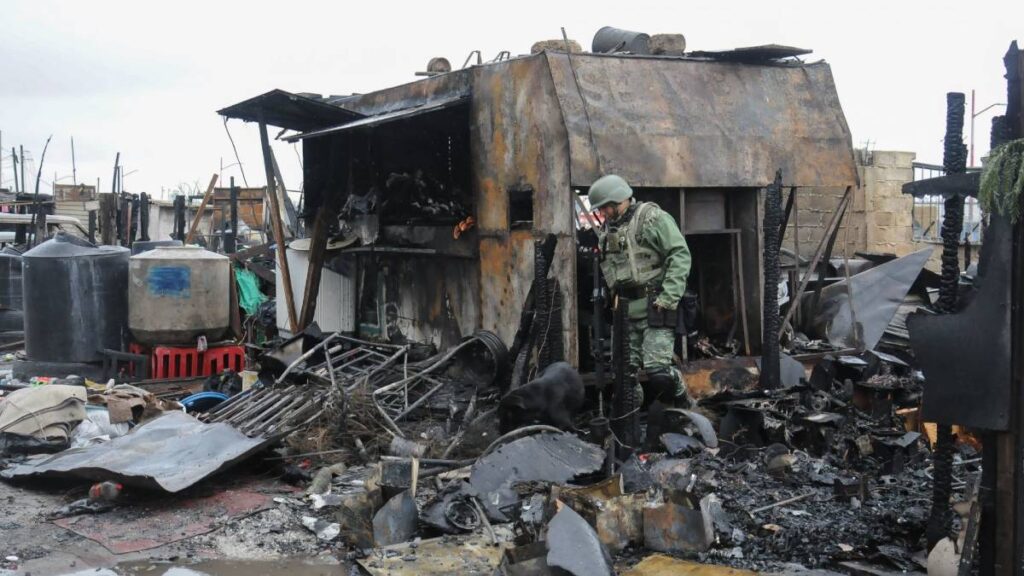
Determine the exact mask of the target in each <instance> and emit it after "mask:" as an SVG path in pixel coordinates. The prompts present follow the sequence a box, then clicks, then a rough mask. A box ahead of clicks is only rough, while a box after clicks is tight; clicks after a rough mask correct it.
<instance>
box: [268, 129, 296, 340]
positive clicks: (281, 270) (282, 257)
mask: <svg viewBox="0 0 1024 576" xmlns="http://www.w3.org/2000/svg"><path fill="white" fill-rule="evenodd" d="M260 144H261V145H262V147H263V168H264V171H265V172H266V175H267V199H268V200H269V201H270V222H271V230H272V232H273V234H274V244H276V245H277V273H278V274H280V275H281V284H282V286H283V287H284V302H285V308H286V309H287V310H288V327H289V328H290V329H291V332H292V334H295V333H297V332H298V325H299V324H298V319H297V318H296V317H295V298H294V296H293V295H292V275H291V273H290V272H289V271H288V255H287V254H286V249H285V245H284V229H283V226H282V225H281V207H280V205H279V204H278V202H277V186H276V178H275V177H274V165H273V159H272V158H271V154H273V151H271V149H270V138H269V137H268V136H267V123H266V122H264V121H263V120H260Z"/></svg>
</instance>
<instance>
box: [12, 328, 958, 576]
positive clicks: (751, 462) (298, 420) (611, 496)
mask: <svg viewBox="0 0 1024 576" xmlns="http://www.w3.org/2000/svg"><path fill="white" fill-rule="evenodd" d="M554 359H555V358H549V359H548V360H549V361H550V360H554ZM530 362H534V360H531V361H530ZM780 365H781V370H780V372H781V383H782V387H780V388H778V389H774V390H764V389H761V388H759V387H757V385H756V383H757V381H758V376H757V374H756V370H754V369H750V370H747V369H746V368H737V367H738V366H739V365H738V364H737V366H735V367H724V368H722V369H723V370H726V371H731V372H735V371H736V370H737V369H739V370H740V371H742V372H743V373H744V374H745V377H736V376H735V374H734V375H733V377H732V378H730V379H729V382H730V387H723V388H720V389H718V390H717V391H715V392H714V393H712V394H710V395H707V396H705V397H704V398H699V399H698V400H699V402H698V404H697V406H696V407H694V408H693V409H691V410H684V409H675V408H670V409H667V410H666V424H665V425H664V426H663V428H662V430H661V431H662V434H661V435H660V437H659V438H658V442H655V443H654V444H653V445H654V446H656V449H654V450H651V451H648V452H640V451H635V452H633V453H632V454H630V455H628V456H627V457H626V458H625V459H621V458H617V457H616V453H617V452H618V453H619V455H620V456H621V453H622V447H621V446H619V450H616V449H615V445H614V444H613V443H614V442H615V440H614V436H612V437H611V438H609V437H608V436H607V434H606V432H607V431H606V430H603V429H600V428H594V429H592V428H590V427H589V426H588V423H589V420H588V419H589V418H590V416H592V415H593V414H594V412H593V410H589V409H588V408H587V407H586V406H585V407H584V408H583V410H580V411H579V412H578V413H576V415H575V420H574V426H573V428H572V429H568V430H559V429H558V428H554V427H552V426H548V425H537V424H533V425H527V426H523V427H520V428H515V429H513V430H512V431H511V432H508V433H505V434H502V433H501V431H500V430H499V420H500V418H499V413H500V411H501V405H500V404H499V402H500V400H501V398H502V390H503V389H504V388H506V387H507V386H509V385H510V384H509V380H512V379H511V378H509V375H510V374H512V372H513V371H514V369H515V364H514V363H513V362H511V359H510V354H509V352H508V350H507V349H506V348H505V347H504V345H503V344H502V343H501V341H500V340H499V339H498V338H497V337H496V336H495V335H494V334H491V333H488V332H479V333H477V334H475V335H474V336H472V337H468V338H466V339H464V340H463V341H462V342H461V343H459V344H458V345H456V346H453V347H452V348H450V349H448V350H445V351H442V352H440V353H438V352H436V351H434V350H433V349H431V348H429V347H425V346H417V345H394V344H381V343H373V342H367V341H362V340H358V339H354V338H350V337H347V336H344V335H341V334H337V333H335V334H321V333H319V332H318V331H316V330H315V329H314V330H309V331H307V332H305V333H302V334H300V335H298V336H296V337H294V338H292V339H290V340H286V341H283V342H280V343H278V344H276V345H274V346H273V347H268V348H267V349H266V351H265V352H264V354H263V355H262V356H261V357H260V366H261V367H262V373H261V374H260V379H261V381H260V382H259V383H257V384H256V385H254V386H252V387H250V388H249V389H247V390H246V391H243V392H240V393H237V394H235V395H234V396H232V397H231V398H230V399H229V400H226V401H224V402H222V403H220V404H219V405H217V406H216V407H214V408H213V409H211V410H209V411H207V412H204V413H198V414H195V417H193V416H190V415H186V414H182V413H180V412H175V411H173V410H172V411H170V412H167V413H164V414H162V415H161V414H160V413H159V412H155V413H154V414H153V415H152V416H148V417H146V418H141V419H139V420H138V421H136V422H133V424H134V427H133V428H132V429H131V431H130V432H127V433H125V432H124V431H121V433H120V435H117V436H116V437H113V438H112V439H109V440H106V441H102V440H97V441H95V442H91V443H88V444H85V445H83V446H82V447H81V448H78V449H74V450H64V451H60V452H57V453H56V454H53V455H50V456H42V457H36V458H29V459H24V458H23V457H18V458H17V459H15V460H12V461H11V464H12V465H10V466H9V467H8V468H6V469H5V470H4V471H3V472H2V475H3V477H4V478H6V479H9V480H21V479H27V478H34V477H59V478H79V479H88V480H93V481H116V482H118V486H120V485H121V484H123V485H124V486H125V489H126V490H132V489H136V490H137V489H146V490H156V491H163V492H168V493H182V491H184V490H186V489H188V488H190V487H191V486H194V485H196V484H197V483H198V482H200V481H202V480H204V479H206V484H207V485H209V486H215V485H217V484H219V483H220V482H222V481H221V480H218V478H223V477H222V476H217V477H213V475H214V474H216V473H218V472H221V471H224V470H226V469H228V468H229V467H232V466H235V465H236V464H238V463H239V462H241V461H243V460H246V459H250V460H252V462H253V464H254V465H255V464H257V463H258V465H259V466H260V470H261V472H259V474H260V475H266V472H267V469H268V468H269V470H271V471H272V472H273V475H275V476H278V477H280V478H281V479H283V480H286V481H288V482H291V483H293V484H295V485H296V486H297V487H298V488H299V489H300V490H301V491H300V492H292V493H287V492H283V493H282V496H280V497H277V498H274V499H273V502H274V504H269V503H268V504H266V506H274V505H276V510H275V511H274V514H275V515H276V516H275V518H278V519H280V518H286V519H287V520H285V521H284V523H285V524H287V525H289V526H290V527H294V529H298V530H302V531H305V533H307V534H308V538H310V539H312V540H313V541H315V542H316V543H317V544H316V546H319V547H320V550H322V551H323V550H330V551H332V552H333V553H334V554H335V555H336V556H338V557H339V558H345V559H348V560H353V561H355V562H357V563H358V564H359V565H360V566H361V567H362V568H363V569H364V570H365V571H366V572H368V573H370V574H442V573H443V574H449V573H460V574H493V573H495V571H496V570H498V571H499V572H498V573H502V574H544V573H558V572H557V569H561V570H564V571H567V572H568V573H571V574H581V575H582V574H586V575H587V576H591V575H592V574H613V573H630V572H626V571H632V573H634V574H644V573H646V572H645V570H647V569H649V568H650V569H653V568H651V567H653V566H668V567H670V568H672V569H682V567H684V566H687V565H689V564H688V563H692V562H699V563H707V564H717V565H724V566H732V567H736V568H743V569H754V570H761V571H773V570H786V569H789V568H792V567H793V566H795V565H799V566H803V567H807V568H834V569H852V568H851V567H854V566H857V565H859V564H861V565H871V566H875V567H876V568H879V567H880V568H884V569H889V570H910V571H912V570H915V569H918V568H919V567H920V566H923V564H922V562H923V561H924V560H923V558H922V556H921V553H920V551H921V550H923V549H924V542H923V535H924V532H925V524H926V521H927V516H928V510H929V495H930V490H931V488H930V478H931V469H930V453H929V450H928V443H927V442H926V435H923V434H922V433H921V432H920V430H922V428H920V426H921V425H920V423H919V422H918V420H919V419H918V418H917V407H918V406H919V404H920V394H921V387H922V382H921V378H920V374H919V373H917V372H916V371H915V370H913V368H912V367H911V366H909V365H908V364H906V363H905V362H903V361H902V360H900V359H898V358H896V357H893V356H889V355H887V354H884V353H878V352H867V353H863V354H860V355H857V356H838V357H832V356H826V357H824V358H823V359H820V360H818V361H817V363H816V364H815V365H814V366H813V368H811V369H809V370H808V369H807V368H805V366H804V365H802V364H800V363H799V362H796V361H795V360H793V359H792V358H790V357H788V356H785V355H781V356H780ZM538 367H539V366H538ZM55 390H56V388H55ZM592 392H593V391H588V394H591V393H592ZM118 394H119V393H118V391H117V390H115V389H111V390H109V391H107V392H106V394H105V396H106V398H105V400H106V402H107V404H108V407H109V406H110V405H111V404H110V403H111V402H115V403H116V402H120V401H121V400H122V398H121V396H123V394H124V392H121V393H120V394H121V396H119V395H118ZM58 400H59V399H55V400H54V402H55V403H57V404H59V402H58ZM76 402H78V403H79V404H80V402H81V400H80V399H79V400H77V401H76ZM140 402H141V401H140ZM590 402H591V403H593V396H592V395H591V400H590ZM163 409H167V407H165V408H163ZM110 410H111V411H112V408H110ZM79 412H80V410H79ZM127 414H129V415H130V414H131V410H129V411H128V413H127ZM81 416H82V415H81V414H80V413H79V414H78V416H77V417H78V418H81ZM57 424H62V422H55V423H51V424H49V425H50V426H53V425H57ZM71 429H72V430H74V429H75V427H74V426H71ZM62 430H63V428H62ZM72 436H74V434H73V433H72ZM954 467H955V486H954V487H955V488H956V490H955V492H957V493H970V490H967V489H965V487H966V486H967V485H970V484H972V483H973V480H974V477H975V476H976V475H977V471H978V470H977V462H976V461H975V460H974V458H973V454H971V453H970V448H968V447H966V445H961V447H960V454H958V455H957V457H956V458H955V460H954ZM211 477H212V478H211ZM119 490H120V488H119ZM254 498H255V497H254ZM264 500H266V498H264ZM261 502H262V500H261ZM254 505H255V504H254ZM261 505H262V504H261ZM122 506H125V507H126V506H129V505H127V504H123V505H122ZM111 508H112V506H110V505H107V504H104V505H102V506H100V505H96V504H94V503H93V504H89V503H85V504H83V505H82V506H80V507H77V508H71V509H70V512H60V513H59V515H67V514H71V515H72V516H73V517H72V518H70V519H68V520H61V521H62V522H66V523H68V525H69V526H74V525H76V522H79V523H80V522H82V521H81V520H76V519H75V518H82V517H83V516H82V515H88V514H96V513H101V515H100V516H96V518H98V519H99V518H102V517H103V516H102V515H103V514H115V513H117V512H111V511H110V509H111ZM58 512H59V511H58ZM58 512H54V513H55V514H58ZM275 522H277V520H275ZM83 525H85V524H83ZM88 525H92V524H88ZM212 526H214V524H213V523H211V528H209V529H211V530H212V529H213V528H212ZM289 529H292V528H289ZM204 530H206V529H204ZM851 563H852V564H851ZM858 563H859V564H858Z"/></svg>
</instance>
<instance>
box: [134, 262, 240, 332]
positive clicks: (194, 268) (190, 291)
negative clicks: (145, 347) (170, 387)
mask: <svg viewBox="0 0 1024 576" xmlns="http://www.w3.org/2000/svg"><path fill="white" fill-rule="evenodd" d="M128 272H129V285H128V328H129V329H130V330H131V332H132V335H133V336H135V338H136V339H137V340H138V341H139V342H141V343H143V344H150V345H177V344H195V341H196V338H198V337H199V336H206V338H207V339H208V340H209V341H210V342H214V341H216V340H217V339H218V338H220V337H221V336H223V335H224V333H225V332H226V331H227V330H228V328H229V327H230V326H231V296H230V289H231V283H230V278H231V277H230V274H231V264H230V260H229V259H228V258H227V257H226V256H222V255H220V254H215V253H213V252H210V251H208V250H206V249H204V248H200V247H198V246H164V247H160V248H155V249H153V250H150V251H148V252H143V253H142V254H138V255H135V256H132V257H131V259H130V260H129V266H128Z"/></svg>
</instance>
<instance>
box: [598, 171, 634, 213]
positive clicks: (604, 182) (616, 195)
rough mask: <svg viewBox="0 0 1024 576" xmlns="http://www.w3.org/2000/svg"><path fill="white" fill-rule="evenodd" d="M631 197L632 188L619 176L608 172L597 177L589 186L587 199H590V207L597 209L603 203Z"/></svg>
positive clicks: (617, 201)
mask: <svg viewBox="0 0 1024 576" xmlns="http://www.w3.org/2000/svg"><path fill="white" fill-rule="evenodd" d="M632 197H633V189H632V188H630V187H629V184H626V181H625V180H623V179H622V177H621V176H616V175H615V174H608V175H607V176H602V177H600V178H598V179H597V182H594V183H593V184H591V186H590V192H588V193H587V199H588V200H590V209H591V210H597V209H598V208H600V207H601V206H604V205H605V204H612V203H619V202H622V201H623V200H627V199H629V198H632Z"/></svg>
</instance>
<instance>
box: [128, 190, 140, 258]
mask: <svg viewBox="0 0 1024 576" xmlns="http://www.w3.org/2000/svg"><path fill="white" fill-rule="evenodd" d="M128 204H129V205H130V206H131V211H132V213H131V216H130V217H129V219H128V242H127V246H128V247H129V248H131V246H132V244H134V243H135V237H136V236H137V235H138V232H139V221H140V218H139V212H140V211H141V207H142V206H141V205H142V202H140V201H139V197H138V196H136V195H132V196H131V197H130V199H129V201H128Z"/></svg>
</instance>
